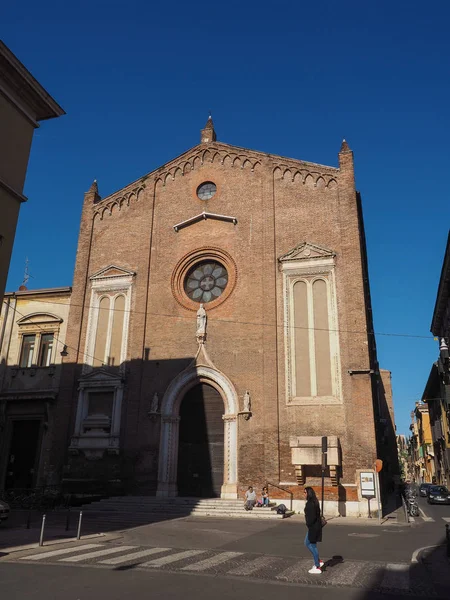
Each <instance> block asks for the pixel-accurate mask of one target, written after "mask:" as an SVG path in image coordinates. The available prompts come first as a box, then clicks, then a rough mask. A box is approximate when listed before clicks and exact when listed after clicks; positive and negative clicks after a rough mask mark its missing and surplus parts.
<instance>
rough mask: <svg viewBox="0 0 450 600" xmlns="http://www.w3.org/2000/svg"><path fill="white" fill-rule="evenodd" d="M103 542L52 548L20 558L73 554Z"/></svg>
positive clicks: (96, 546) (36, 558)
mask: <svg viewBox="0 0 450 600" xmlns="http://www.w3.org/2000/svg"><path fill="white" fill-rule="evenodd" d="M101 546H102V544H84V545H83V546H78V548H60V549H59V550H51V551H50V552H41V553H40V554H33V555H32V556H22V558H21V559H20V560H44V559H45V558H53V557H54V556H61V555H63V554H73V553H74V552H78V551H79V550H88V549H89V548H100V547H101Z"/></svg>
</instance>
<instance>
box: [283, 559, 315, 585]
mask: <svg viewBox="0 0 450 600" xmlns="http://www.w3.org/2000/svg"><path fill="white" fill-rule="evenodd" d="M312 563H313V561H312V560H311V559H306V558H304V559H303V560H299V561H298V562H296V563H295V565H292V566H290V567H288V568H287V569H285V570H284V571H282V572H281V573H279V574H278V575H277V576H276V579H279V580H281V581H289V582H290V583H295V582H300V581H303V580H304V579H305V576H306V575H305V574H306V573H307V571H308V569H310V568H311V567H312V566H313V564H312Z"/></svg>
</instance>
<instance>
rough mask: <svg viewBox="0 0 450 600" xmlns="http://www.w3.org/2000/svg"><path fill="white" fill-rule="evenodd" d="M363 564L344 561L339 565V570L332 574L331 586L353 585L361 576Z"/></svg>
mask: <svg viewBox="0 0 450 600" xmlns="http://www.w3.org/2000/svg"><path fill="white" fill-rule="evenodd" d="M364 568H365V564H364V563H361V562H354V561H346V562H345V563H343V564H342V565H339V570H337V571H336V573H333V584H335V585H353V584H354V583H355V582H356V580H357V579H358V578H359V577H360V576H361V571H363V569H364Z"/></svg>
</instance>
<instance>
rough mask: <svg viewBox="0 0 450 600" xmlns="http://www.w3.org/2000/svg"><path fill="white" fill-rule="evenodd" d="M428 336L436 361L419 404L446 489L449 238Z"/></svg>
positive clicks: (449, 479) (449, 468)
mask: <svg viewBox="0 0 450 600" xmlns="http://www.w3.org/2000/svg"><path fill="white" fill-rule="evenodd" d="M431 333H432V334H433V335H434V336H435V337H436V338H438V339H439V357H438V360H437V361H436V362H435V363H434V364H433V365H432V367H431V370H430V375H429V377H428V381H427V384H426V386H425V390H424V393H423V400H424V401H425V402H426V403H427V405H428V407H429V412H430V423H431V430H432V437H433V453H434V463H435V477H436V481H437V482H438V483H442V484H445V485H450V358H449V350H448V345H449V339H450V235H449V238H448V240H447V247H446V249H445V255H444V261H443V265H442V271H441V277H440V281H439V287H438V292H437V296H436V304H435V307H434V312H433V319H432V322H431Z"/></svg>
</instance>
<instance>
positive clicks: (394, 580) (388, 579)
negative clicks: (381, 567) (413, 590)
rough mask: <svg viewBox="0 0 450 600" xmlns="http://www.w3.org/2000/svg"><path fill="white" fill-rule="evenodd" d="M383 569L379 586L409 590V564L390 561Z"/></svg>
mask: <svg viewBox="0 0 450 600" xmlns="http://www.w3.org/2000/svg"><path fill="white" fill-rule="evenodd" d="M385 569H386V570H385V572H384V577H383V581H382V582H381V587H384V588H389V589H396V590H409V565H406V564H396V563H390V564H387V565H386V567H385Z"/></svg>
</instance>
